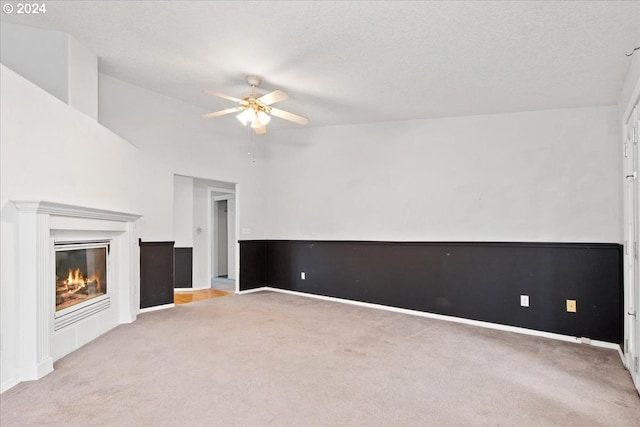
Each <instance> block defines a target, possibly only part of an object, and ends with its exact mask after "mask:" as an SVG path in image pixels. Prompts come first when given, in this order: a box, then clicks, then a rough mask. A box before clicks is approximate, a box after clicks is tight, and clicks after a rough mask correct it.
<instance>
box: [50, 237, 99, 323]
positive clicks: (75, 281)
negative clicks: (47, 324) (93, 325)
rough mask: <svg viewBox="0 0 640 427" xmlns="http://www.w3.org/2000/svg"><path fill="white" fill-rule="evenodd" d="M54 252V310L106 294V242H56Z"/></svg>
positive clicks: (80, 303) (73, 305)
mask: <svg viewBox="0 0 640 427" xmlns="http://www.w3.org/2000/svg"><path fill="white" fill-rule="evenodd" d="M55 252H56V257H55V258H56V260H55V262H56V265H55V267H56V314H62V313H63V312H66V311H68V310H67V309H69V308H70V307H74V308H80V307H81V306H84V305H86V304H83V303H86V302H87V301H90V300H92V299H94V298H97V297H100V296H103V295H106V294H107V278H108V271H107V267H108V261H107V257H108V255H109V244H108V243H104V242H90V243H87V242H84V243H77V242H76V243H58V244H56V246H55Z"/></svg>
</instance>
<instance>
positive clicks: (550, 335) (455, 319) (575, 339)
mask: <svg viewBox="0 0 640 427" xmlns="http://www.w3.org/2000/svg"><path fill="white" fill-rule="evenodd" d="M257 291H272V292H280V293H284V294H290V295H298V296H302V297H307V298H316V299H321V300H325V301H333V302H340V303H343V304H351V305H358V306H361V307H368V308H375V309H378V310H386V311H393V312H396V313H403V314H410V315H413V316H420V317H428V318H431V319H438V320H446V321H448V322H455V323H464V324H467V325H473V326H480V327H483V328H488V329H497V330H500V331H507V332H515V333H518V334H524V335H532V336H537V337H543V338H551V339H554V340H558V341H566V342H572V343H577V344H587V345H592V346H594V347H603V348H609V349H613V350H618V351H619V352H621V350H620V346H619V345H618V344H614V343H610V342H606V341H598V340H591V339H588V338H582V337H572V336H569V335H562V334H555V333H552V332H544V331H538V330H535V329H527V328H520V327H517V326H508V325H500V324H498V323H490V322H483V321H480V320H470V319H464V318H461V317H453V316H445V315H443V314H434V313H427V312H424V311H417V310H408V309H406V308H397V307H390V306H386V305H381V304H371V303H368V302H360V301H351V300H347V299H342V298H335V297H327V296H324V295H314V294H307V293H304V292H297V291H288V290H284V289H278V288H272V287H269V286H265V287H263V288H257V289H251V290H250V291H242V292H240V293H249V292H257Z"/></svg>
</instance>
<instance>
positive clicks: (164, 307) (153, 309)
mask: <svg viewBox="0 0 640 427" xmlns="http://www.w3.org/2000/svg"><path fill="white" fill-rule="evenodd" d="M175 306H176V305H175V304H174V303H171V304H163V305H156V306H155V307H147V308H143V309H141V310H140V314H142V313H148V312H150V311H157V310H164V309H167V308H173V307H175Z"/></svg>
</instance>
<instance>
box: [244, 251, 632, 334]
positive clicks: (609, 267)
mask: <svg viewBox="0 0 640 427" xmlns="http://www.w3.org/2000/svg"><path fill="white" fill-rule="evenodd" d="M302 271H304V272H305V274H306V280H302V279H301V278H300V272H302ZM240 272H241V275H240V289H241V290H247V289H253V288H257V287H261V286H271V287H274V288H280V289H287V290H293V291H299V292H305V293H310V294H316V295H325V296H331V297H337V298H344V299H349V300H354V301H362V302H369V303H375V304H383V305H387V306H392V307H399V308H406V309H411V310H418V311H423V312H429V313H437V314H443V315H448V316H455V317H462V318H466V319H473V320H480V321H485V322H492V323H498V324H503V325H511V326H518V327H523V328H528V329H535V330H540V331H546V332H553V333H558V334H564V335H570V336H576V337H588V338H591V339H596V340H602V341H608V342H612V343H620V341H621V340H622V337H623V333H622V308H623V307H622V295H623V293H622V288H623V285H622V247H621V246H620V245H618V244H608V243H593V244H591V243H498V242H496V243H494V242H488V243H483V242H366V241H283V240H262V241H241V242H240ZM521 294H525V295H529V298H530V307H528V308H525V307H521V306H520V295H521ZM567 299H575V300H577V312H576V313H568V312H567V311H566V300H567Z"/></svg>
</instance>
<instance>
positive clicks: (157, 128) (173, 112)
mask: <svg viewBox="0 0 640 427" xmlns="http://www.w3.org/2000/svg"><path fill="white" fill-rule="evenodd" d="M99 82H100V86H99V87H100V96H99V115H100V122H101V123H102V124H104V125H105V126H106V127H108V128H109V129H112V130H113V131H114V132H116V133H117V134H118V135H120V136H122V137H123V138H125V139H126V140H127V141H130V142H131V143H132V144H134V145H135V146H136V147H138V149H139V150H140V152H141V157H142V161H141V166H140V167H141V181H140V186H141V188H144V197H142V200H141V203H142V204H143V212H144V215H145V216H144V218H143V219H142V220H141V221H142V222H141V234H142V239H143V240H147V241H154V240H156V241H161V240H173V189H172V187H173V175H174V174H179V175H184V176H192V177H198V178H202V179H207V180H220V181H226V182H231V183H237V187H236V191H237V193H240V194H242V198H241V204H240V206H239V207H238V210H239V215H240V224H242V226H243V227H246V228H251V230H252V234H250V235H246V236H244V237H245V238H248V239H261V238H264V236H265V234H266V218H265V215H264V211H265V203H266V202H265V185H264V179H263V177H264V167H265V164H264V161H261V152H260V150H257V154H256V156H257V157H258V161H256V162H255V163H254V162H252V161H251V158H250V157H249V156H247V153H246V140H245V138H246V132H245V130H244V129H243V128H242V127H241V126H239V125H238V123H237V120H236V119H235V118H234V117H233V116H231V117H220V118H219V119H220V120H218V119H203V118H202V117H201V115H202V114H204V113H206V111H204V110H202V109H199V108H196V107H193V106H191V105H188V104H185V103H182V102H180V101H177V100H174V99H171V98H168V97H164V96H161V95H158V94H156V93H153V92H150V91H147V90H144V89H142V88H140V87H137V86H134V85H130V84H127V83H124V82H122V81H120V80H117V79H115V78H113V77H109V76H106V75H100V79H99ZM203 96H206V95H203ZM225 119H229V120H225Z"/></svg>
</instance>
